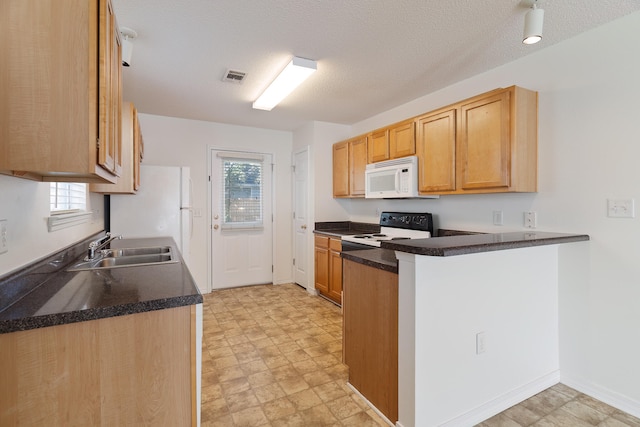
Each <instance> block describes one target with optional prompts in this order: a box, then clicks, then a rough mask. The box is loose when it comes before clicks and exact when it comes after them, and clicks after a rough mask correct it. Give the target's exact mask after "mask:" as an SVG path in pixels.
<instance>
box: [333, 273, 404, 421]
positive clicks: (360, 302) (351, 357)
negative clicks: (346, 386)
mask: <svg viewBox="0 0 640 427" xmlns="http://www.w3.org/2000/svg"><path fill="white" fill-rule="evenodd" d="M343 272H344V304H343V307H342V309H343V310H342V312H343V319H344V334H343V345H344V363H345V364H346V365H347V366H348V367H349V383H350V384H351V385H353V386H354V387H355V388H356V389H357V390H358V391H359V392H360V393H362V395H363V396H364V397H366V398H367V400H369V401H370V402H371V403H372V404H373V405H374V406H375V407H376V408H378V410H380V412H382V413H383V414H384V415H385V416H386V417H387V418H388V419H389V420H390V421H392V422H394V423H395V422H396V421H397V420H398V275H397V274H394V273H390V272H388V271H384V270H379V269H376V268H373V267H369V266H365V265H362V264H358V263H356V262H353V261H349V260H344V263H343Z"/></svg>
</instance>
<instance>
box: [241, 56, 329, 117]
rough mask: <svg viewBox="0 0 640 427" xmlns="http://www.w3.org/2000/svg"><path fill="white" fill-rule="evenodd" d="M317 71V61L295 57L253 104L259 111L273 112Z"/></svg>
mask: <svg viewBox="0 0 640 427" xmlns="http://www.w3.org/2000/svg"><path fill="white" fill-rule="evenodd" d="M316 69H317V64H316V61H313V60H311V59H305V58H299V57H297V56H294V57H293V59H292V60H291V62H289V64H287V66H286V67H285V68H284V70H282V72H281V73H280V74H279V75H278V77H276V79H275V80H274V81H273V82H272V83H271V84H270V85H269V87H267V88H266V89H265V91H264V92H262V95H260V96H259V97H258V99H256V100H255V102H254V103H253V108H255V109H257V110H266V111H271V110H272V109H273V107H275V106H276V105H278V103H279V102H280V101H282V100H283V99H284V98H286V97H287V96H288V95H289V94H290V93H291V92H293V90H294V89H295V88H297V87H298V86H300V84H301V83H302V82H304V81H305V80H306V79H307V78H308V77H309V76H310V75H311V74H313V73H314V72H315V71H316Z"/></svg>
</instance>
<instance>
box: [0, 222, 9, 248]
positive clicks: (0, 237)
mask: <svg viewBox="0 0 640 427" xmlns="http://www.w3.org/2000/svg"><path fill="white" fill-rule="evenodd" d="M8 240H9V236H7V220H6V219H0V254H3V253H5V252H7V251H8V250H9V242H8Z"/></svg>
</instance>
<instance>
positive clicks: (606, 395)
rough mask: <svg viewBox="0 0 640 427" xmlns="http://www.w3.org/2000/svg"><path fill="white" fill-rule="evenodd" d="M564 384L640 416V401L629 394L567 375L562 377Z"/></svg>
mask: <svg viewBox="0 0 640 427" xmlns="http://www.w3.org/2000/svg"><path fill="white" fill-rule="evenodd" d="M560 382H562V384H564V385H566V386H569V387H571V388H573V389H576V390H578V391H579V392H580V393H584V394H586V395H589V396H591V397H593V398H594V399H598V400H600V401H601V402H604V403H606V404H607V405H610V406H613V407H614V408H616V409H619V410H620V411H623V412H626V413H627V414H630V415H633V416H634V417H637V418H640V402H638V401H637V400H633V399H631V398H629V397H627V396H624V395H622V394H620V393H617V392H615V391H612V390H609V389H607V388H605V387H600V386H598V385H595V384H591V383H589V382H586V381H582V380H579V379H577V378H571V377H568V376H566V375H562V376H561V378H560Z"/></svg>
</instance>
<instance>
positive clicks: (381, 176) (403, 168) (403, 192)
mask: <svg viewBox="0 0 640 427" xmlns="http://www.w3.org/2000/svg"><path fill="white" fill-rule="evenodd" d="M364 173H365V198H367V199H401V198H412V197H425V196H420V195H419V194H418V157H416V156H409V157H401V158H399V159H393V160H387V161H384V162H378V163H370V164H368V165H367V167H366V169H365V172H364ZM427 197H430V198H437V197H438V196H427Z"/></svg>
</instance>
